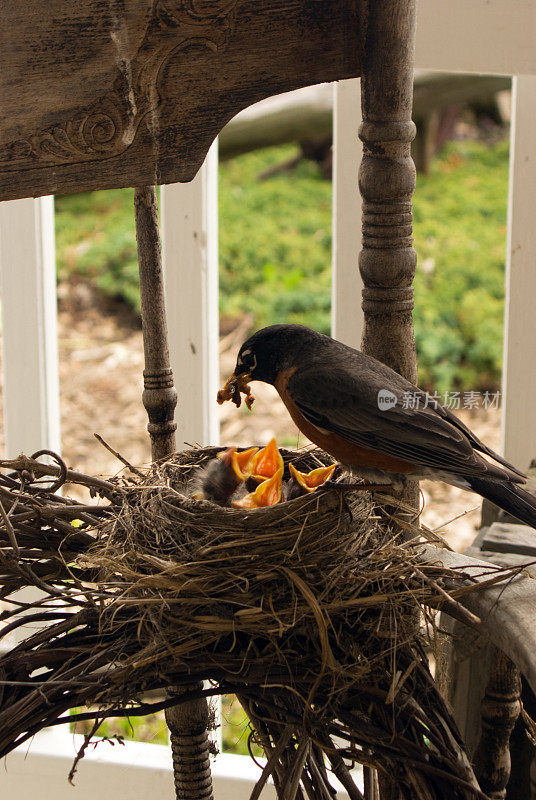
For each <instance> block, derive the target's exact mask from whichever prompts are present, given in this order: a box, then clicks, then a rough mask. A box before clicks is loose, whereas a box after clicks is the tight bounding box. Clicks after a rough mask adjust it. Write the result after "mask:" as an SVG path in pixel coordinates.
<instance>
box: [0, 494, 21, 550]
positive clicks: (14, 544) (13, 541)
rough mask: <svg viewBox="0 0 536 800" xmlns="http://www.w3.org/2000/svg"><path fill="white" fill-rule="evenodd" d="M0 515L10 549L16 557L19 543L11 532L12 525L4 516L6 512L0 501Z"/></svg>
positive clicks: (12, 531)
mask: <svg viewBox="0 0 536 800" xmlns="http://www.w3.org/2000/svg"><path fill="white" fill-rule="evenodd" d="M0 514H1V515H2V519H3V520H4V525H5V526H6V531H7V535H8V537H9V541H10V542H11V547H12V548H13V552H14V553H15V555H16V556H18V554H19V543H18V542H17V537H16V536H15V531H14V530H13V525H12V524H11V520H10V519H9V517H8V515H7V514H6V510H5V508H4V506H3V503H2V501H1V500H0Z"/></svg>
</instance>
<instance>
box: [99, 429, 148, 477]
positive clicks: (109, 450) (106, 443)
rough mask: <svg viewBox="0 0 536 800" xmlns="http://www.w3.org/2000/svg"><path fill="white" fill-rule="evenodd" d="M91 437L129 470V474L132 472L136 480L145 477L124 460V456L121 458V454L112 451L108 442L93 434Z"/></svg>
mask: <svg viewBox="0 0 536 800" xmlns="http://www.w3.org/2000/svg"><path fill="white" fill-rule="evenodd" d="M93 436H94V437H95V439H96V440H97V441H98V442H100V443H101V444H102V446H103V447H105V448H106V449H107V450H108V452H109V453H111V454H112V455H113V456H115V457H116V458H117V459H118V460H119V461H120V462H121V463H122V464H124V465H125V467H127V468H128V469H129V470H130V472H132V474H133V475H137V476H138V478H143V479H145V475H144V474H143V472H140V470H139V469H137V468H136V467H135V466H134V465H133V464H131V463H130V461H127V459H126V458H124V456H122V455H121V453H118V452H117V450H114V448H113V447H112V446H111V445H109V444H108V442H106V441H104V439H103V438H102V436H101V435H100V434H98V433H94V434H93Z"/></svg>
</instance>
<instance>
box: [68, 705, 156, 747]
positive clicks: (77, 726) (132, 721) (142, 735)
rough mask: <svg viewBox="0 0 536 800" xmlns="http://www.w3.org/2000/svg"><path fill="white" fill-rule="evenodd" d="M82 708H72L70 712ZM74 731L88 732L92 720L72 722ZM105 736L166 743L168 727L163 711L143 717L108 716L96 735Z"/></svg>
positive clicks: (151, 742)
mask: <svg viewBox="0 0 536 800" xmlns="http://www.w3.org/2000/svg"><path fill="white" fill-rule="evenodd" d="M82 710H84V709H73V712H72V713H76V712H77V711H82ZM71 727H72V730H73V732H74V733H90V731H91V730H92V728H93V722H92V721H91V720H87V721H84V722H75V723H72V726H71ZM101 736H102V737H107V738H109V739H112V740H113V739H120V740H122V739H125V740H129V739H132V740H134V741H136V742H149V743H150V744H167V743H168V741H169V738H168V729H167V726H166V720H165V718H164V712H163V711H161V712H159V713H157V714H148V715H147V716H145V717H110V718H109V719H106V720H104V722H103V723H102V724H101V726H100V728H99V730H98V732H97V734H96V737H95V738H99V737H101Z"/></svg>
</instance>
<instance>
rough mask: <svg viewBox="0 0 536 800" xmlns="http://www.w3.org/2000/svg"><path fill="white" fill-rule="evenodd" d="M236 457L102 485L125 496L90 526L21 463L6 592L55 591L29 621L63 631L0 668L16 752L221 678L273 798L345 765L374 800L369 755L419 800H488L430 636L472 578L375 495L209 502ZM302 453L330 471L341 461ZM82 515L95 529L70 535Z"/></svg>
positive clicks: (109, 503) (6, 721) (6, 723)
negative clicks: (458, 579)
mask: <svg viewBox="0 0 536 800" xmlns="http://www.w3.org/2000/svg"><path fill="white" fill-rule="evenodd" d="M216 452H217V450H216V449H214V448H206V449H197V450H191V451H187V452H186V453H183V454H179V455H178V456H175V457H173V459H170V460H168V461H166V462H164V463H160V464H156V465H153V467H152V468H151V469H150V470H149V471H148V473H147V474H145V475H141V474H140V473H137V474H135V475H133V476H132V477H128V478H122V479H120V480H117V481H115V482H102V485H100V486H99V487H97V488H95V486H94V487H93V488H94V491H98V492H100V493H101V494H102V495H104V496H105V498H106V502H104V503H102V502H101V503H100V504H99V505H96V506H95V508H94V509H93V510H88V509H87V508H86V507H84V510H83V512H82V511H81V510H80V506H79V505H78V504H76V503H75V502H74V501H68V500H65V501H62V503H61V504H59V503H58V498H57V497H56V496H55V495H50V494H47V492H46V491H42V490H39V491H38V492H37V493H36V492H33V490H32V488H31V487H32V484H31V482H30V484H28V482H26V484H24V481H23V484H24V485H21V482H20V477H21V474H22V472H23V468H24V469H25V470H26V472H27V473H28V472H29V473H30V475H32V474H33V473H32V469H33V470H34V471H35V470H37V471H39V469H38V468H36V467H35V465H33V464H29V463H22V462H21V463H20V464H19V465H18V466H19V468H17V467H14V466H13V464H14V462H5V463H9V465H10V467H9V468H10V469H11V470H13V469H14V470H15V473H16V474H17V475H18V476H19V477H18V483H17V479H15V478H13V477H11V478H9V479H7V480H5V481H4V485H3V486H2V481H0V489H1V490H0V497H1V498H2V504H3V508H4V526H3V529H2V530H1V531H0V545H1V546H2V549H1V551H0V553H1V559H2V564H1V567H2V573H3V583H4V585H5V587H6V588H5V590H4V593H3V597H4V598H6V599H8V600H9V599H10V597H11V593H12V591H13V590H14V588H20V586H21V585H23V584H24V582H25V581H26V585H40V587H41V588H42V589H44V591H45V597H44V599H43V600H41V601H38V602H36V603H35V604H31V607H30V608H29V609H28V610H29V611H30V613H31V614H33V615H34V616H35V617H36V620H37V619H38V620H39V621H41V620H42V619H47V620H48V621H49V622H50V625H49V626H48V627H47V628H46V629H44V630H42V631H40V632H38V633H35V634H33V635H32V636H29V637H28V638H27V639H25V640H24V641H23V642H22V643H21V644H20V645H18V647H16V648H15V649H13V650H11V651H9V652H7V653H6V654H5V655H4V656H3V657H2V658H1V659H0V670H1V671H2V675H3V689H4V697H3V701H2V708H1V710H0V754H1V755H5V754H6V753H7V752H9V751H10V750H11V749H12V748H13V747H14V746H16V744H18V743H20V742H22V741H24V740H25V739H27V738H28V737H29V736H31V735H32V734H33V733H34V732H35V731H36V730H38V729H40V728H41V727H43V726H46V725H47V724H54V723H56V722H57V721H58V718H59V716H60V715H61V714H62V713H63V712H64V711H66V710H68V709H70V708H75V707H76V708H77V707H79V706H83V705H91V706H94V707H96V709H97V710H93V711H88V712H83V713H82V715H81V716H82V717H88V716H93V717H97V718H99V719H100V718H104V717H106V716H111V715H117V713H121V714H131V715H132V714H134V713H149V711H153V710H154V709H155V707H164V706H166V705H170V704H172V703H176V702H178V701H179V700H181V699H182V700H183V699H185V697H192V694H191V693H189V694H187V695H184V696H182V697H178V696H173V697H169V698H167V699H166V700H164V701H162V702H160V703H157V704H154V703H147V701H146V693H147V691H148V690H149V689H164V688H166V687H169V686H174V687H181V686H191V685H192V684H193V683H195V682H197V681H200V680H205V681H206V680H209V681H211V682H212V688H209V689H208V690H204V693H205V694H209V695H210V694H217V693H228V692H235V693H236V694H237V695H238V696H239V698H240V701H241V702H242V704H243V705H244V707H245V708H246V710H247V712H248V714H249V716H250V719H251V721H252V724H253V728H254V733H253V736H254V737H255V738H256V739H257V740H258V741H259V742H260V744H261V745H262V746H263V748H264V750H265V752H266V755H267V756H268V759H269V760H268V765H267V767H266V769H265V771H264V773H263V776H262V778H261V780H260V783H259V790H260V788H262V785H263V783H264V781H265V780H266V778H267V777H268V774H271V775H272V776H273V778H274V782H275V784H276V788H277V789H278V792H279V794H280V796H281V797H285V798H290V800H292V798H293V797H295V796H297V794H300V793H301V794H303V792H305V793H306V794H307V795H308V796H309V797H310V798H311V799H313V798H314V800H316V798H320V797H323V798H325V797H326V796H327V795H326V792H328V793H329V791H330V789H329V785H330V778H329V775H328V773H327V771H326V766H325V765H326V764H329V765H331V769H332V770H333V771H334V772H335V774H336V775H337V777H338V778H339V779H340V780H341V781H342V782H343V784H344V785H345V787H346V788H347V790H348V791H349V792H350V794H351V796H352V797H353V798H358V797H359V790H358V789H357V788H356V786H355V784H354V783H353V780H352V778H351V776H350V773H349V772H348V765H349V764H351V763H353V762H356V761H358V762H361V763H364V764H372V765H374V766H376V767H377V768H378V769H380V770H385V771H388V772H389V773H390V774H391V775H392V776H394V777H395V778H396V780H397V782H398V783H399V785H400V787H401V790H402V792H403V794H404V795H405V796H407V797H415V796H419V797H422V798H425V800H426V798H448V797H470V796H482V795H481V794H480V793H479V790H478V787H477V784H476V781H475V779H474V776H473V773H472V771H471V768H470V766H469V764H468V762H467V759H466V757H465V754H464V751H463V745H462V742H461V740H460V737H459V734H458V732H457V730H456V726H455V724H454V723H453V721H452V719H451V718H450V716H449V712H448V710H447V709H446V707H445V705H444V703H443V700H442V698H441V696H440V694H439V693H438V691H437V689H436V687H435V684H434V683H433V680H432V679H431V677H430V674H429V672H428V666H427V660H426V657H425V654H424V646H423V645H424V643H423V640H422V638H421V635H420V633H418V631H417V629H416V626H415V618H416V615H417V614H419V613H420V612H421V611H422V610H423V608H424V609H425V608H426V604H427V603H430V602H432V601H433V600H434V598H435V599H436V600H437V596H438V589H437V586H438V584H440V585H444V584H445V583H446V582H447V581H448V582H449V583H451V582H452V579H453V576H452V575H451V574H450V573H447V571H446V570H444V569H443V568H439V567H431V566H422V565H419V563H418V558H417V555H416V550H415V547H414V545H411V544H408V543H404V542H402V541H400V540H399V539H397V538H396V536H395V535H394V530H395V527H394V526H393V525H392V524H391V522H390V520H389V519H388V518H387V517H386V516H384V515H382V514H380V513H379V512H378V511H377V509H375V507H374V506H373V504H372V500H371V498H370V496H369V495H367V494H363V493H344V492H339V491H334V490H326V491H321V492H315V493H313V494H310V495H307V496H304V497H300V498H297V499H295V500H292V501H289V502H286V503H282V504H280V505H277V506H272V507H269V508H263V509H256V510H253V511H242V510H237V509H231V508H223V507H220V506H216V505H214V504H212V503H209V502H207V501H196V500H193V499H192V498H191V497H189V496H188V494H189V492H190V490H191V488H192V486H193V485H194V484H195V479H196V475H197V474H198V470H199V469H200V467H202V466H203V465H204V464H206V463H207V461H208V460H209V459H210V458H212V457H214V455H215V453H216ZM284 458H285V463H286V465H287V467H286V468H288V462H289V461H290V460H293V461H294V463H295V465H296V466H297V467H298V468H299V469H311V468H312V467H314V466H317V465H318V463H319V462H320V463H326V458H327V457H326V456H325V455H324V454H319V453H315V452H314V451H313V452H309V453H302V454H291V453H288V452H287V453H284ZM0 466H1V463H0ZM64 477H69V478H70V479H74V480H77V482H81V483H84V478H87V477H88V476H81V477H80V476H77V475H76V474H73V473H71V474H70V475H69V476H64ZM9 481H11V482H12V484H13V483H14V484H16V485H10V484H9ZM86 483H87V481H86ZM6 484H7V485H6ZM17 494H18V495H19V499H18V500H17V499H16V497H15V496H16V495H17ZM36 503H37V506H38V509H37V510H36V509H35V505H36ZM58 506H59V510H58V511H56V510H54V512H53V513H49V512H47V508H48V509H50V508H51V507H55V508H56V509H57V507H58ZM66 509H67V511H66ZM73 514H76V515H77V517H76V518H78V519H80V518H81V517H82V516H84V515H85V519H86V521H85V522H84V521H83V525H82V526H81V527H79V528H75V529H73V528H72V527H71V526H70V525H69V524H66V522H65V519H66V517H67V518H68V517H69V515H71V518H72V515H73ZM6 517H7V518H8V522H7V523H6ZM99 519H101V520H103V521H101V522H98V520H99ZM10 528H11V530H10ZM66 528H67V530H66ZM23 539H24V547H21V546H20V543H21V542H22V541H23ZM14 542H15V543H16V545H15V547H14ZM40 542H41V543H42V544H40ZM17 548H18V552H16V550H17ZM11 599H13V598H11ZM58 600H60V601H61V605H60V604H58ZM3 618H4V619H5V620H10V619H11V618H12V610H9V609H8V610H7V611H6V612H4V614H3ZM15 624H16V623H15ZM301 794H300V796H301Z"/></svg>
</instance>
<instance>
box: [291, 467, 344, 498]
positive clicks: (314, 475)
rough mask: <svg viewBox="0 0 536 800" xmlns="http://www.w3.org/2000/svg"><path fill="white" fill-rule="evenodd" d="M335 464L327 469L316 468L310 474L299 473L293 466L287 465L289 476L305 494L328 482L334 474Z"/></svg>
mask: <svg viewBox="0 0 536 800" xmlns="http://www.w3.org/2000/svg"><path fill="white" fill-rule="evenodd" d="M336 466H337V465H336V464H331V466H329V467H318V468H317V469H313V470H311V472H300V471H299V470H297V469H296V467H295V466H294V464H289V465H288V467H289V470H290V474H291V476H292V477H293V478H294V480H295V481H296V483H298V484H299V485H300V486H301V487H302V488H303V489H304V490H305V491H306V492H314V490H315V489H317V488H318V487H319V486H322V484H323V483H325V482H326V481H328V480H329V479H330V478H331V476H332V475H333V473H334V472H335V467H336Z"/></svg>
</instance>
